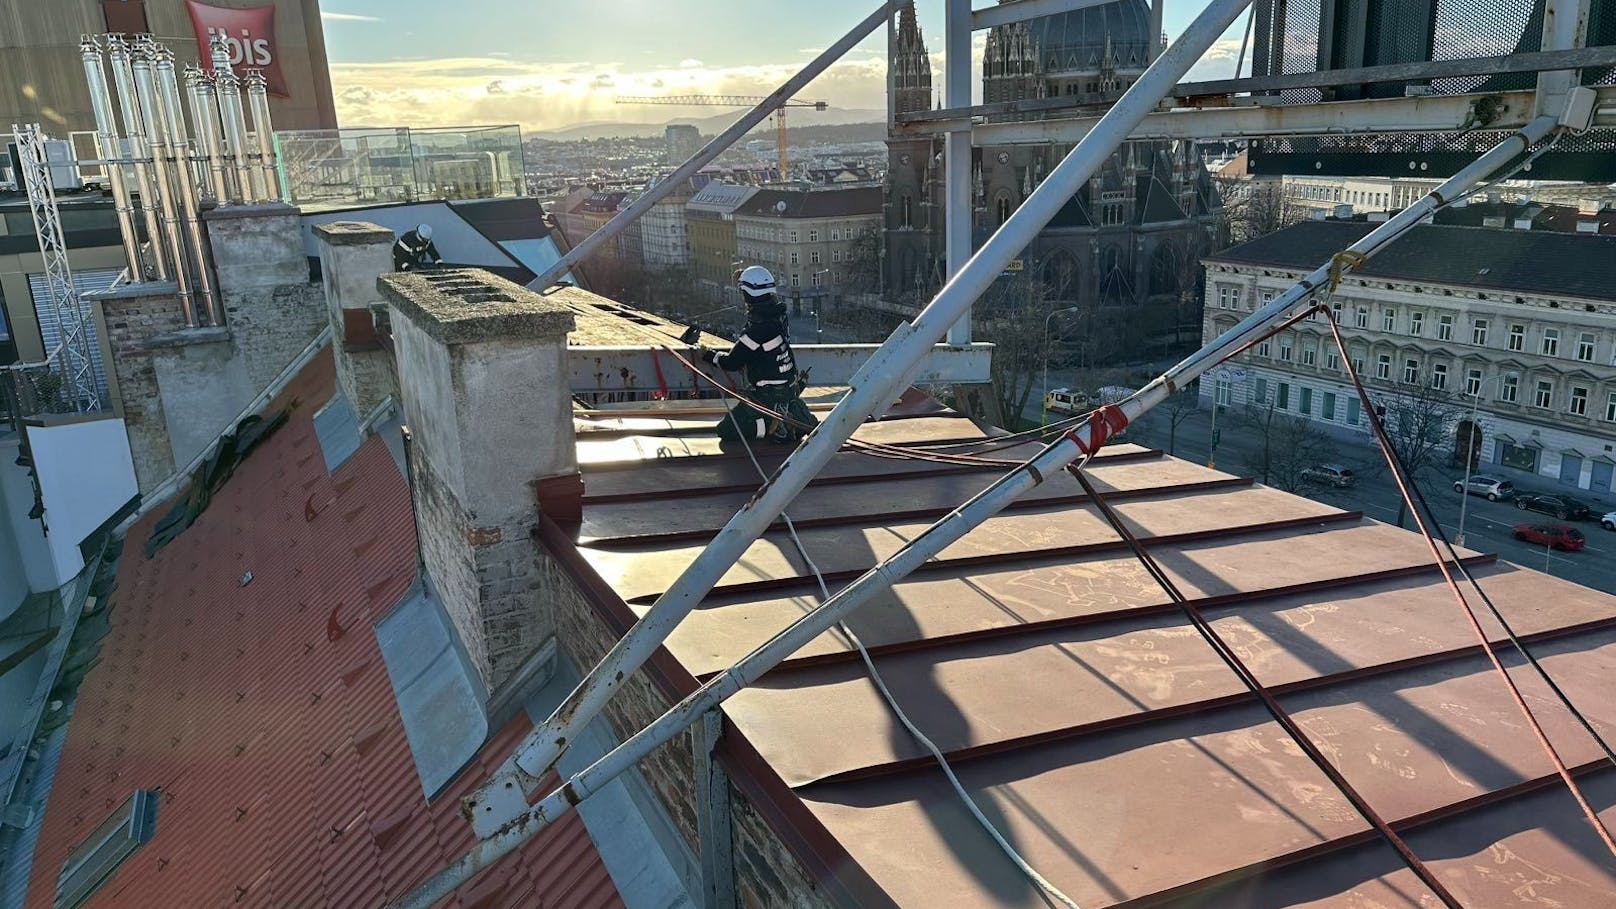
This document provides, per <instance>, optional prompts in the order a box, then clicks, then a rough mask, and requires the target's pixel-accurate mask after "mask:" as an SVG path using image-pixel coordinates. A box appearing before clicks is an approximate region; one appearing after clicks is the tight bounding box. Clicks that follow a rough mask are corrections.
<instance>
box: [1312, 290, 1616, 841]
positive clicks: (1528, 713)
mask: <svg viewBox="0 0 1616 909" xmlns="http://www.w3.org/2000/svg"><path fill="white" fill-rule="evenodd" d="M1326 319H1327V320H1328V322H1329V325H1330V333H1331V335H1332V336H1334V338H1335V342H1336V347H1337V349H1338V350H1340V352H1341V356H1342V363H1343V365H1344V366H1345V368H1346V370H1347V375H1348V377H1350V378H1351V380H1352V387H1353V390H1354V391H1356V392H1357V394H1358V399H1359V401H1361V402H1362V403H1363V406H1364V410H1365V411H1366V415H1367V416H1368V417H1369V427H1370V429H1371V430H1372V431H1373V432H1374V435H1375V441H1376V442H1378V443H1379V444H1380V448H1381V452H1382V454H1384V455H1385V456H1386V464H1387V466H1389V467H1391V469H1392V479H1393V480H1394V481H1395V482H1396V483H1397V489H1398V492H1399V493H1401V494H1402V496H1403V501H1404V502H1405V503H1407V504H1408V507H1409V511H1410V513H1412V514H1413V516H1414V523H1415V524H1417V525H1419V530H1420V534H1421V535H1422V536H1423V537H1424V539H1425V544H1426V546H1428V547H1429V548H1430V550H1431V556H1432V557H1433V558H1434V559H1435V560H1436V563H1437V568H1438V569H1439V570H1440V571H1441V572H1442V578H1443V580H1445V581H1446V582H1447V584H1448V589H1449V590H1450V591H1451V592H1452V593H1453V596H1454V599H1455V600H1456V601H1457V602H1458V604H1459V607H1460V609H1461V610H1463V612H1464V615H1465V618H1466V619H1467V620H1468V621H1469V623H1470V627H1471V630H1473V631H1474V632H1475V633H1476V637H1477V638H1478V639H1479V640H1480V641H1481V649H1482V651H1483V652H1484V653H1485V654H1486V655H1487V661H1488V662H1490V663H1492V666H1493V669H1495V670H1497V672H1498V674H1499V675H1500V676H1501V677H1502V678H1503V680H1504V685H1505V687H1507V688H1508V689H1509V694H1510V698H1511V699H1512V700H1514V701H1515V706H1516V707H1517V708H1519V709H1520V711H1521V714H1522V716H1524V717H1525V718H1526V722H1527V725H1529V726H1531V727H1532V733H1533V735H1535V736H1536V737H1537V740H1538V744H1540V745H1541V746H1542V747H1543V751H1544V753H1545V754H1547V755H1548V756H1549V760H1550V762H1551V763H1553V764H1554V770H1555V772H1556V773H1557V774H1559V776H1560V779H1561V780H1562V781H1563V782H1564V783H1565V784H1566V788H1567V789H1569V790H1571V795H1572V797H1573V798H1575V799H1576V800H1577V805H1578V806H1579V807H1580V808H1581V809H1582V813H1583V815H1584V816H1585V817H1587V819H1588V823H1589V824H1590V825H1591V826H1592V827H1593V828H1594V832H1595V833H1596V834H1598V836H1599V838H1600V839H1601V840H1603V841H1604V843H1605V848H1607V849H1609V850H1610V853H1611V855H1612V856H1616V840H1613V839H1612V837H1611V834H1610V830H1609V829H1607V828H1606V827H1605V823H1604V821H1602V820H1600V818H1599V813H1598V812H1597V811H1595V810H1594V809H1593V806H1591V805H1590V804H1588V800H1587V798H1586V797H1585V796H1584V795H1583V793H1582V788H1581V787H1580V786H1578V785H1577V782H1576V780H1575V779H1573V778H1572V776H1571V771H1570V770H1569V769H1568V768H1567V767H1566V765H1565V761H1564V760H1562V759H1561V757H1560V752H1559V751H1558V750H1557V749H1555V747H1554V743H1553V742H1551V741H1549V736H1548V733H1546V732H1544V731H1543V726H1542V725H1541V724H1540V723H1539V722H1538V720H1537V716H1536V715H1535V714H1533V713H1532V708H1531V707H1530V706H1529V705H1528V704H1527V703H1526V698H1525V697H1524V696H1523V695H1522V694H1521V690H1520V688H1519V687H1518V686H1517V685H1516V684H1515V679H1514V677H1513V676H1511V675H1510V674H1509V671H1508V670H1506V669H1505V668H1504V664H1503V662H1502V661H1500V660H1499V659H1498V653H1497V652H1496V651H1494V650H1493V648H1492V642H1491V641H1489V640H1487V633H1486V632H1485V631H1484V630H1482V627H1481V621H1480V620H1479V619H1478V618H1477V617H1476V611H1475V610H1474V609H1472V608H1471V607H1470V602H1469V601H1468V600H1467V599H1465V595H1464V591H1463V590H1461V589H1460V588H1459V584H1458V582H1457V581H1455V580H1454V579H1453V573H1452V571H1451V570H1449V568H1448V562H1447V560H1446V559H1444V558H1442V552H1441V550H1439V549H1438V548H1437V546H1436V539H1435V537H1434V536H1433V535H1432V533H1431V528H1430V526H1429V525H1428V524H1427V523H1426V520H1425V515H1424V514H1422V513H1421V512H1420V510H1419V509H1418V508H1417V507H1415V505H1414V497H1413V495H1412V494H1411V493H1410V492H1409V488H1410V487H1411V486H1412V485H1413V484H1412V483H1411V482H1410V480H1409V478H1408V475H1407V471H1406V470H1405V468H1404V467H1403V460H1402V458H1401V457H1399V456H1398V454H1397V452H1396V450H1395V449H1394V448H1393V447H1392V444H1391V439H1390V437H1389V436H1387V434H1386V427H1385V425H1384V424H1383V423H1382V422H1381V420H1380V415H1379V414H1377V413H1376V412H1375V408H1374V403H1373V402H1372V401H1370V399H1369V391H1368V389H1366V388H1365V387H1364V384H1363V380H1362V379H1361V378H1359V376H1358V371H1357V370H1356V369H1355V368H1353V366H1352V359H1351V358H1350V357H1348V356H1347V348H1346V341H1345V340H1344V339H1343V338H1342V337H1341V327H1340V325H1339V324H1338V323H1337V322H1336V320H1335V318H1334V314H1333V313H1328V312H1327V313H1326ZM1534 663H1535V661H1534ZM1562 702H1563V703H1567V706H1569V702H1566V701H1564V700H1562ZM1573 709H1574V708H1573Z"/></svg>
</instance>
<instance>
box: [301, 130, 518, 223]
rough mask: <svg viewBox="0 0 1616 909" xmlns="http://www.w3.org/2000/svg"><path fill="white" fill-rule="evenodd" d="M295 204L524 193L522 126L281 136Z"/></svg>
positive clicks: (308, 206) (337, 204)
mask: <svg viewBox="0 0 1616 909" xmlns="http://www.w3.org/2000/svg"><path fill="white" fill-rule="evenodd" d="M275 144H276V146H277V149H278V151H279V155H280V161H281V169H282V180H283V183H284V185H285V187H286V189H287V191H288V194H289V201H290V202H291V203H292V204H294V205H297V206H299V207H301V208H303V209H305V210H319V209H330V208H344V207H350V206H356V205H374V204H378V203H387V202H419V201H428V200H440V199H447V200H454V199H491V198H499V197H505V196H520V195H523V187H524V176H523V174H524V168H523V160H522V131H521V129H520V128H518V127H516V126H487V127H467V128H445V129H410V128H407V127H398V128H388V129H336V130H300V131H285V132H280V133H276V135H275Z"/></svg>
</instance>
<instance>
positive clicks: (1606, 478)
mask: <svg viewBox="0 0 1616 909" xmlns="http://www.w3.org/2000/svg"><path fill="white" fill-rule="evenodd" d="M1374 226H1375V225H1373V224H1369V223H1365V222H1358V221H1333V220H1332V221H1307V222H1304V223H1301V224H1297V225H1295V226H1292V227H1289V228H1287V229H1285V230H1282V231H1279V232H1277V233H1274V234H1270V235H1269V236H1266V237H1263V238H1261V239H1258V240H1254V241H1252V242H1249V243H1245V244H1242V245H1240V246H1236V247H1233V248H1231V249H1228V250H1225V251H1224V252H1221V253H1218V254H1217V255H1214V256H1211V257H1209V258H1207V259H1206V260H1205V262H1206V268H1207V276H1206V309H1205V313H1204V323H1203V324H1204V333H1205V335H1206V337H1208V338H1210V337H1213V336H1215V335H1217V334H1221V333H1222V332H1224V331H1226V330H1228V329H1229V328H1230V327H1232V326H1233V325H1234V324H1235V323H1236V322H1237V321H1239V320H1240V319H1241V318H1243V317H1244V316H1245V315H1246V314H1247V313H1249V312H1250V311H1252V310H1253V309H1254V308H1255V307H1257V306H1260V305H1261V304H1262V303H1264V302H1266V301H1268V300H1271V299H1273V297H1274V296H1275V295H1276V294H1279V293H1281V292H1283V291H1284V290H1285V289H1286V288H1288V287H1289V286H1291V285H1292V284H1293V283H1294V282H1295V280H1296V279H1297V278H1299V277H1301V276H1302V275H1304V274H1306V273H1307V272H1308V271H1311V270H1312V269H1313V268H1315V267H1317V266H1318V264H1319V263H1321V262H1325V261H1328V260H1329V258H1330V257H1331V256H1332V255H1333V254H1334V253H1335V252H1337V251H1338V250H1341V249H1345V248H1346V247H1347V246H1348V245H1350V244H1351V243H1353V242H1354V241H1356V240H1358V239H1359V238H1361V237H1363V236H1364V235H1365V234H1367V233H1368V232H1369V231H1370V230H1371V229H1372V228H1373V227H1374ZM1328 299H1329V305H1330V306H1331V308H1332V309H1334V311H1335V312H1336V315H1337V318H1338V319H1339V321H1340V322H1341V325H1342V327H1343V330H1344V331H1343V334H1344V335H1345V337H1346V339H1347V348H1348V355H1349V356H1350V357H1351V360H1352V364H1353V366H1354V367H1355V368H1356V369H1357V370H1358V373H1359V375H1361V376H1362V377H1363V378H1364V380H1365V382H1366V384H1368V385H1369V386H1370V388H1371V390H1372V393H1373V394H1375V395H1377V396H1388V395H1397V394H1399V393H1405V394H1406V393H1407V391H1408V390H1409V389H1410V388H1412V387H1414V386H1429V387H1431V388H1434V389H1437V390H1439V391H1443V392H1447V393H1450V394H1451V395H1452V396H1453V401H1454V404H1455V413H1456V418H1455V419H1454V420H1453V421H1452V425H1451V427H1450V433H1451V436H1452V438H1453V441H1454V446H1455V459H1458V458H1460V457H1461V456H1462V455H1461V453H1460V451H1459V447H1460V445H1461V442H1462V441H1463V440H1466V439H1469V438H1471V435H1470V433H1469V431H1468V430H1469V427H1468V426H1467V425H1466V423H1467V422H1468V420H1469V417H1468V415H1467V414H1460V413H1459V411H1461V410H1463V409H1467V408H1468V407H1469V406H1470V405H1472V404H1474V405H1475V406H1476V409H1477V413H1478V419H1477V429H1478V432H1477V434H1476V436H1477V437H1479V445H1478V446H1477V451H1476V457H1477V463H1478V464H1481V465H1486V467H1485V469H1487V470H1489V471H1493V472H1497V473H1500V474H1503V475H1506V476H1510V477H1511V478H1512V479H1516V480H1530V481H1532V482H1534V483H1535V484H1536V485H1544V484H1546V483H1558V484H1563V485H1564V486H1566V487H1568V488H1569V487H1575V488H1581V489H1587V490H1591V491H1594V492H1600V493H1609V492H1616V487H1613V473H1616V237H1609V236H1602V235H1597V234H1586V233H1576V232H1569V233H1568V232H1559V231H1539V230H1517V229H1505V230H1499V229H1495V228H1484V227H1456V226H1442V225H1422V226H1419V227H1416V228H1414V229H1413V230H1412V231H1410V233H1409V234H1408V235H1406V236H1405V237H1404V238H1403V239H1401V240H1399V241H1398V242H1397V243H1395V244H1393V245H1392V246H1390V247H1388V248H1387V249H1386V250H1385V251H1383V252H1381V253H1380V254H1378V255H1377V256H1375V258H1373V259H1371V260H1370V261H1369V263H1368V264H1367V266H1366V267H1365V268H1363V269H1362V270H1360V271H1358V272H1355V273H1354V275H1353V277H1352V278H1350V279H1348V280H1346V281H1344V282H1343V283H1342V285H1341V287H1339V288H1338V289H1337V290H1336V292H1335V293H1333V294H1332V295H1330V296H1329V298H1328ZM1244 359H1245V360H1246V361H1247V362H1246V365H1247V367H1248V369H1247V374H1246V377H1245V378H1244V379H1242V380H1238V381H1236V380H1231V379H1229V378H1226V377H1223V378H1218V379H1216V380H1214V381H1213V382H1210V383H1203V389H1202V394H1203V395H1207V396H1212V395H1215V396H1216V398H1217V400H1218V402H1219V403H1222V404H1247V403H1261V404H1272V405H1274V406H1276V407H1278V408H1280V409H1283V410H1287V411H1289V412H1291V413H1293V414H1295V415H1297V416H1301V417H1306V418H1308V419H1311V420H1314V421H1317V422H1319V423H1322V424H1326V425H1327V426H1329V427H1330V428H1331V429H1333V430H1334V431H1336V432H1338V433H1367V432H1368V431H1369V429H1368V426H1367V424H1366V423H1365V420H1364V416H1363V413H1362V411H1361V408H1360V407H1359V404H1358V401H1357V399H1356V397H1355V396H1354V394H1353V393H1352V389H1351V386H1350V384H1349V383H1348V381H1347V376H1346V373H1345V371H1344V364H1343V363H1342V362H1341V359H1340V357H1339V355H1338V353H1337V350H1336V347H1335V344H1334V342H1333V341H1332V340H1331V336H1330V332H1329V326H1328V324H1327V322H1326V321H1325V320H1324V319H1322V318H1319V319H1313V320H1310V321H1304V322H1301V323H1298V325H1297V326H1295V327H1294V328H1293V329H1290V330H1288V331H1286V332H1284V333H1282V334H1280V335H1278V336H1276V337H1274V338H1272V339H1270V340H1268V341H1265V342H1263V343H1262V344H1260V345H1258V346H1257V347H1256V348H1254V349H1253V350H1252V352H1251V353H1250V354H1248V355H1246V356H1245V357H1244Z"/></svg>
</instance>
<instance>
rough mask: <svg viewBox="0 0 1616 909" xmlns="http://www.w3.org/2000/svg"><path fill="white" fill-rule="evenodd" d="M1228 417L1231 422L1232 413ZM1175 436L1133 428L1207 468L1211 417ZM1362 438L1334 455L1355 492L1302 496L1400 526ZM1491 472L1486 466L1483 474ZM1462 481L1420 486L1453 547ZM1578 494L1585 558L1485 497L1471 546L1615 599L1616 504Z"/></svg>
mask: <svg viewBox="0 0 1616 909" xmlns="http://www.w3.org/2000/svg"><path fill="white" fill-rule="evenodd" d="M1052 384H1053V382H1052ZM1034 416H1036V414H1035V415H1034ZM1223 416H1224V417H1227V416H1228V414H1227V413H1225V414H1224V415H1223ZM1219 431H1220V438H1219V443H1218V451H1217V462H1216V465H1217V467H1218V469H1220V470H1224V471H1228V472H1229V473H1234V474H1238V475H1242V476H1244V475H1249V474H1247V472H1246V471H1245V470H1244V469H1243V460H1244V459H1243V458H1242V454H1243V451H1244V449H1245V448H1246V445H1247V444H1249V442H1250V440H1249V439H1243V438H1242V435H1243V433H1242V431H1241V430H1240V429H1238V428H1236V427H1235V426H1234V425H1232V421H1225V420H1221V419H1220V421H1219ZM1171 435H1172V438H1171V439H1170V438H1169V436H1170V433H1169V431H1168V420H1167V415H1166V414H1165V413H1163V412H1161V411H1154V412H1152V413H1149V414H1146V415H1145V417H1144V418H1143V419H1142V420H1141V421H1140V422H1139V423H1138V424H1135V426H1133V427H1130V429H1129V437H1130V439H1131V440H1132V441H1134V442H1137V443H1139V444H1141V445H1150V446H1152V447H1156V448H1160V449H1161V450H1163V451H1169V450H1170V451H1171V452H1172V453H1173V454H1174V455H1175V456H1176V457H1180V458H1184V459H1185V460H1190V461H1195V462H1197V463H1201V464H1205V463H1207V448H1208V442H1209V441H1210V436H1211V412H1210V411H1206V410H1198V411H1196V412H1195V413H1193V414H1191V415H1190V416H1189V417H1188V418H1187V419H1185V420H1184V421H1183V422H1182V423H1180V424H1179V426H1178V430H1177V432H1176V433H1173V434H1171ZM1364 438H1365V443H1366V444H1353V443H1351V442H1340V443H1339V444H1338V447H1337V453H1336V454H1335V455H1334V456H1333V461H1334V462H1335V463H1338V464H1341V465H1342V466H1345V467H1349V468H1351V469H1352V470H1353V471H1354V472H1355V473H1356V474H1357V475H1358V482H1357V485H1356V486H1353V487H1351V488H1348V489H1337V488H1335V487H1321V486H1318V485H1315V484H1308V486H1306V487H1304V488H1303V489H1301V490H1299V491H1298V494H1300V495H1305V496H1307V497H1308V498H1311V499H1315V500H1317V501H1320V502H1327V503H1329V504H1331V505H1335V506H1336V507H1338V508H1345V509H1350V510H1354V511H1361V512H1363V513H1364V515H1366V516H1367V517H1371V518H1375V519H1376V520H1380V521H1385V522H1387V523H1395V522H1396V521H1397V511H1398V503H1399V496H1398V493H1397V487H1396V486H1395V484H1394V483H1393V482H1392V478H1391V472H1390V469H1389V468H1388V467H1387V466H1386V463H1385V460H1384V458H1383V457H1382V455H1381V453H1380V450H1379V448H1377V447H1375V446H1373V445H1372V444H1367V442H1368V437H1367V436H1365V437H1364ZM1485 471H1486V468H1485V466H1483V467H1482V469H1481V471H1480V472H1483V473H1484V472H1485ZM1462 475H1463V474H1462V472H1461V471H1460V470H1459V469H1457V468H1450V467H1448V466H1447V465H1446V464H1442V465H1440V466H1433V467H1431V468H1428V470H1427V473H1426V475H1425V476H1424V478H1423V479H1422V481H1421V483H1420V488H1421V490H1422V491H1423V492H1424V493H1425V497H1426V499H1427V500H1428V501H1429V502H1430V503H1431V507H1432V508H1434V509H1435V510H1436V513H1437V517H1438V520H1440V521H1441V523H1442V529H1443V530H1444V531H1445V532H1446V533H1447V535H1448V538H1449V539H1450V540H1455V541H1456V538H1457V536H1458V533H1459V516H1460V515H1459V512H1460V502H1461V500H1462V498H1463V497H1462V496H1461V495H1460V494H1459V493H1457V492H1455V491H1454V490H1453V484H1454V483H1455V482H1457V481H1458V480H1459V479H1460V478H1461V477H1462ZM1517 485H1520V484H1517ZM1529 488H1534V489H1536V490H1539V491H1545V492H1548V491H1555V489H1556V487H1555V485H1554V482H1553V480H1552V479H1551V478H1549V477H1543V478H1541V481H1540V482H1538V483H1537V484H1536V485H1535V486H1534V487H1529ZM1576 495H1577V497H1578V498H1580V499H1582V500H1583V501H1585V502H1587V503H1588V505H1589V507H1590V508H1591V509H1592V510H1593V512H1594V515H1593V518H1594V519H1593V520H1591V521H1581V522H1570V523H1572V526H1575V527H1577V528H1578V529H1580V530H1581V531H1582V532H1583V534H1584V535H1585V536H1586V537H1587V538H1588V543H1587V546H1586V547H1585V548H1584V549H1582V550H1581V551H1580V552H1551V551H1548V550H1546V549H1545V548H1544V547H1541V546H1536V545H1533V544H1528V543H1525V542H1522V541H1519V540H1516V539H1515V538H1514V537H1513V536H1512V535H1511V528H1513V527H1514V526H1515V525H1516V524H1520V523H1523V522H1527V521H1534V522H1545V523H1549V522H1554V518H1553V517H1552V516H1550V515H1544V514H1540V513H1538V512H1535V511H1523V510H1520V509H1518V508H1516V507H1515V505H1514V503H1512V502H1507V501H1505V502H1489V501H1487V500H1486V499H1485V498H1483V497H1481V496H1470V497H1469V500H1470V501H1469V505H1468V506H1467V508H1466V514H1465V527H1464V530H1465V537H1466V539H1465V543H1466V545H1467V546H1468V547H1470V548H1471V549H1476V550H1480V551H1482V552H1494V553H1497V554H1498V555H1499V557H1500V558H1503V559H1506V560H1508V561H1511V562H1514V563H1516V564H1518V565H1523V566H1525V567H1528V568H1532V569H1535V570H1537V571H1545V572H1547V573H1549V574H1552V575H1554V576H1556V577H1561V578H1566V579H1567V580H1571V581H1575V582H1576V583H1579V584H1583V585H1586V586H1588V587H1593V588H1595V589H1597V590H1603V591H1605V592H1607V593H1616V563H1613V562H1612V559H1611V556H1612V553H1616V533H1612V532H1610V531H1607V530H1605V529H1604V528H1603V527H1601V526H1600V525H1599V521H1598V519H1599V517H1600V516H1601V515H1603V514H1604V513H1605V512H1606V511H1611V510H1616V504H1613V503H1609V502H1601V501H1599V500H1597V499H1595V498H1594V497H1592V496H1590V495H1588V494H1587V490H1578V491H1576ZM1403 523H1404V526H1405V527H1409V528H1412V527H1413V526H1414V522H1413V519H1412V518H1407V519H1405V520H1404V522H1403Z"/></svg>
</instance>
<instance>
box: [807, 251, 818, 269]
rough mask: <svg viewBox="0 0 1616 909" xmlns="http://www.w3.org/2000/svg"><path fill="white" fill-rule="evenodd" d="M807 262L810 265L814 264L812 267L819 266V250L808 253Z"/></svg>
mask: <svg viewBox="0 0 1616 909" xmlns="http://www.w3.org/2000/svg"><path fill="white" fill-rule="evenodd" d="M808 261H809V262H810V263H812V264H814V265H818V264H819V250H817V249H816V250H814V251H813V252H811V253H809V254H808Z"/></svg>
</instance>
